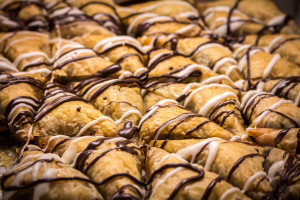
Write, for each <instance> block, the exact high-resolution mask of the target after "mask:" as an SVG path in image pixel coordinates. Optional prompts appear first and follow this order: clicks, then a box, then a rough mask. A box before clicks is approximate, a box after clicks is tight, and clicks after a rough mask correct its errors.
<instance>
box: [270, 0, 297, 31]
mask: <svg viewBox="0 0 300 200" xmlns="http://www.w3.org/2000/svg"><path fill="white" fill-rule="evenodd" d="M273 1H274V2H275V3H276V4H277V6H278V8H279V9H280V10H281V11H282V12H284V13H287V14H290V15H292V16H293V17H294V18H295V20H296V22H297V24H298V25H300V0H273Z"/></svg>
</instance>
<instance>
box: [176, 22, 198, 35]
mask: <svg viewBox="0 0 300 200" xmlns="http://www.w3.org/2000/svg"><path fill="white" fill-rule="evenodd" d="M196 26H197V24H189V25H187V26H185V27H183V28H180V29H178V30H177V31H175V33H174V34H184V33H187V32H189V31H190V30H192V29H193V28H195V27H196Z"/></svg>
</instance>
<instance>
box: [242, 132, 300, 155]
mask: <svg viewBox="0 0 300 200" xmlns="http://www.w3.org/2000/svg"><path fill="white" fill-rule="evenodd" d="M246 134H247V135H249V136H251V137H253V138H254V139H255V142H256V143H257V144H259V145H263V146H274V147H278V148H280V149H283V150H285V151H288V152H291V153H296V154H300V145H299V143H300V130H299V128H291V129H271V128H257V129H250V130H248V131H247V133H246Z"/></svg>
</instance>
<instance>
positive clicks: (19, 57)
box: [13, 51, 50, 66]
mask: <svg viewBox="0 0 300 200" xmlns="http://www.w3.org/2000/svg"><path fill="white" fill-rule="evenodd" d="M34 56H42V57H44V58H45V59H46V60H48V61H49V60H50V59H49V58H48V55H47V54H45V53H44V52H40V51H35V52H29V53H24V54H21V55H20V56H18V57H17V58H16V59H15V60H14V62H13V64H14V65H15V66H18V65H19V64H20V62H21V61H22V60H23V59H26V58H31V57H34Z"/></svg>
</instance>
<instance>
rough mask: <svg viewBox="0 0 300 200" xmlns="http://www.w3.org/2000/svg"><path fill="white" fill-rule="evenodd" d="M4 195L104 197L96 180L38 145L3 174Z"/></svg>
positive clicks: (9, 197)
mask: <svg viewBox="0 0 300 200" xmlns="http://www.w3.org/2000/svg"><path fill="white" fill-rule="evenodd" d="M1 187H2V190H3V191H4V196H3V197H4V199H11V200H12V199H20V198H22V199H35V198H37V199H40V198H45V199H75V198H76V199H82V200H83V199H99V200H100V199H103V197H102V196H101V195H100V194H99V193H98V192H97V190H96V188H95V186H94V185H93V184H92V182H91V181H90V180H89V179H88V178H87V177H86V176H85V175H83V174H82V173H81V172H79V171H78V170H76V169H74V168H72V167H71V166H70V165H69V164H67V163H65V162H64V161H63V160H62V159H61V158H60V157H59V156H57V155H56V154H53V153H43V152H42V151H41V149H40V148H38V147H37V146H34V145H30V146H28V147H27V150H26V151H24V152H23V153H22V157H21V159H20V160H19V161H18V162H17V163H16V164H15V165H14V166H12V167H11V168H10V169H9V170H7V171H6V173H5V174H4V175H3V176H2V177H1Z"/></svg>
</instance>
